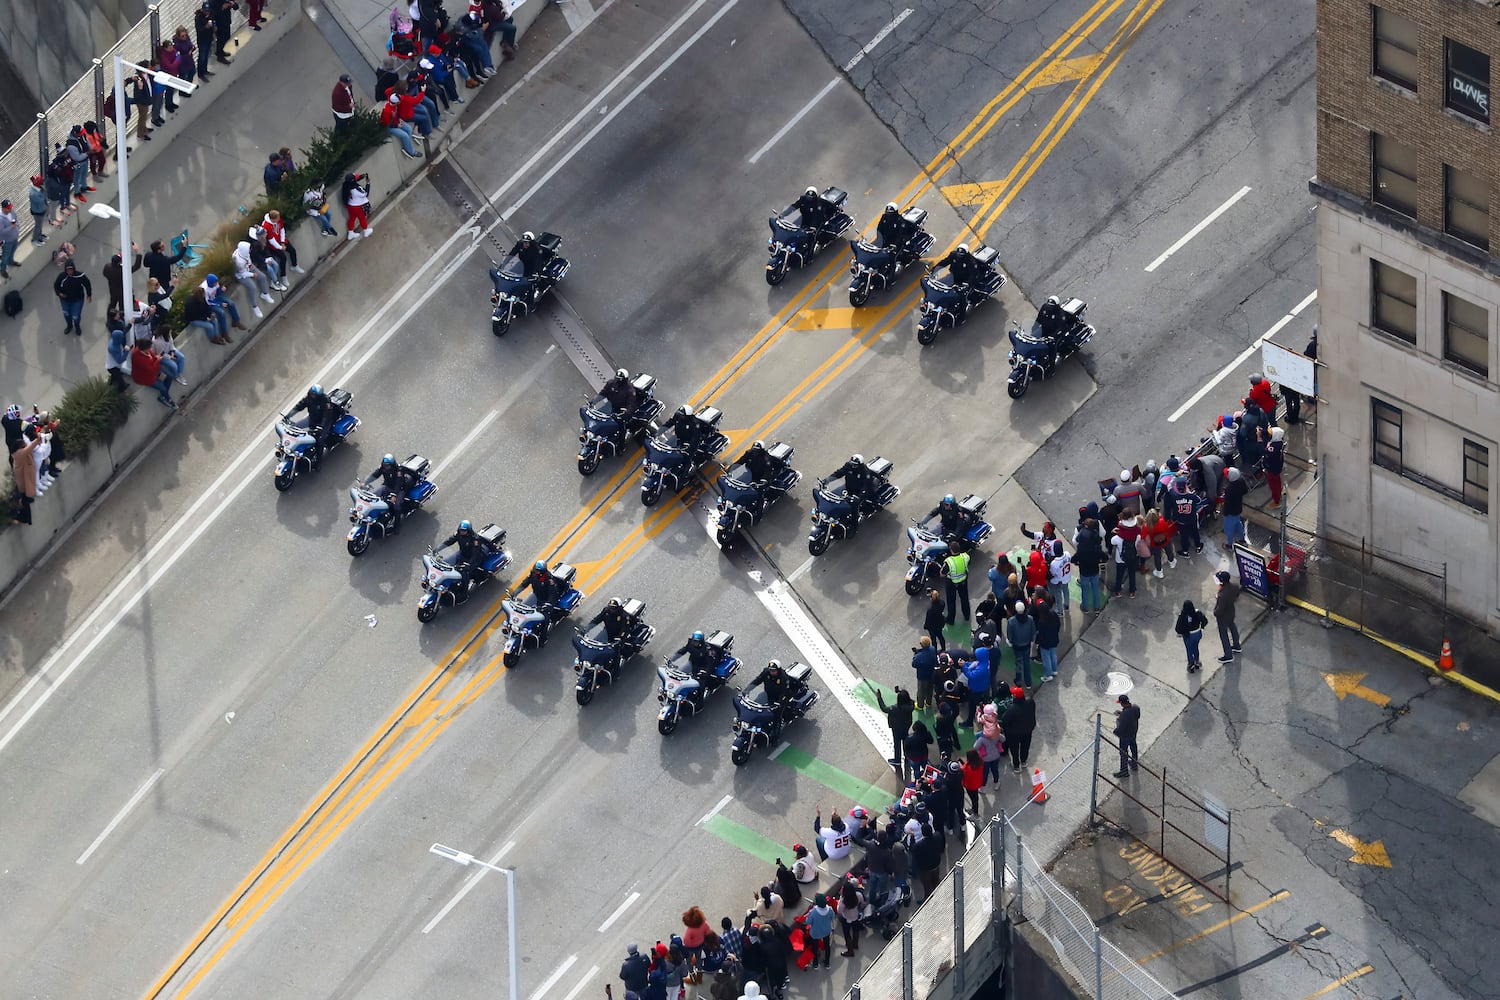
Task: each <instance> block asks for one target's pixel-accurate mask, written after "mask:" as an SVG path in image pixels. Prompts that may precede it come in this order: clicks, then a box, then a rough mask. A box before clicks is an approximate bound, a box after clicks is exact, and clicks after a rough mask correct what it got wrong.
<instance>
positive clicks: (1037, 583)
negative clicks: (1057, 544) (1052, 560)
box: [1026, 549, 1047, 591]
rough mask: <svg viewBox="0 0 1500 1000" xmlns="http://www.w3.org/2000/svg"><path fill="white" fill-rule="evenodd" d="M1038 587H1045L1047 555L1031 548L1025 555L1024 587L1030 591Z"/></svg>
mask: <svg viewBox="0 0 1500 1000" xmlns="http://www.w3.org/2000/svg"><path fill="white" fill-rule="evenodd" d="M1038 587H1040V588H1042V589H1043V590H1045V589H1047V557H1046V556H1044V555H1042V554H1041V553H1040V552H1038V551H1037V550H1036V549H1032V550H1031V554H1030V555H1029V556H1027V557H1026V589H1027V590H1028V591H1031V590H1035V589H1036V588H1038Z"/></svg>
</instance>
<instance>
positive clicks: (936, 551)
mask: <svg viewBox="0 0 1500 1000" xmlns="http://www.w3.org/2000/svg"><path fill="white" fill-rule="evenodd" d="M943 500H944V501H953V494H951V493H950V494H948V495H947V496H945V497H943ZM957 504H958V509H959V510H960V511H962V512H963V514H964V515H965V516H966V517H967V519H968V520H969V522H970V523H969V527H968V528H967V529H966V530H965V531H964V535H963V543H962V547H963V549H964V550H965V551H970V550H972V549H974V548H976V547H977V546H979V545H980V544H981V543H983V542H984V540H985V539H986V538H988V537H990V534H991V533H992V532H993V531H994V530H995V529H994V527H993V526H992V525H991V524H990V523H989V522H988V521H986V520H984V509H985V507H986V506H987V501H986V500H985V499H984V498H983V497H981V496H976V495H975V494H973V493H970V494H969V495H968V496H966V497H964V498H963V499H962V500H959V501H957ZM906 537H907V539H908V541H909V543H910V544H909V545H908V547H907V550H906V561H907V562H908V563H910V564H911V568H910V569H908V570H907V571H906V592H907V593H908V594H910V595H911V596H913V597H915V596H916V595H918V594H920V593H922V591H923V590H925V589H926V585H927V581H928V580H934V579H938V578H941V577H942V576H943V560H945V559H947V558H948V555H949V549H950V545H949V541H948V539H947V538H946V537H944V535H943V520H942V517H941V515H933V516H932V517H929V518H927V519H926V520H923V521H918V520H917V519H916V518H912V526H911V527H910V528H907V529H906Z"/></svg>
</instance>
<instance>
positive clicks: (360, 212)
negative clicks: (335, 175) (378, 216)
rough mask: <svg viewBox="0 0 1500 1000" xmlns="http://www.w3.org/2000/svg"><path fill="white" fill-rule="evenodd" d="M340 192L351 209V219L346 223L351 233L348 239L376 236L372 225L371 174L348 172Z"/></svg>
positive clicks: (346, 227)
mask: <svg viewBox="0 0 1500 1000" xmlns="http://www.w3.org/2000/svg"><path fill="white" fill-rule="evenodd" d="M339 193H340V194H341V195H342V196H343V199H344V204H345V205H346V206H348V209H349V219H348V221H347V222H346V223H345V225H344V229H345V230H347V231H348V234H349V235H348V237H347V239H348V240H350V241H351V242H352V241H354V240H358V239H363V238H364V237H366V236H374V235H375V227H374V226H372V225H370V175H369V174H346V175H345V176H344V184H343V186H342V187H341V188H340V189H339Z"/></svg>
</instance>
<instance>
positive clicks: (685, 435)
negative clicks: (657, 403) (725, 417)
mask: <svg viewBox="0 0 1500 1000" xmlns="http://www.w3.org/2000/svg"><path fill="white" fill-rule="evenodd" d="M667 426H668V427H670V428H672V430H673V431H674V432H676V434H677V443H678V444H679V445H681V446H682V448H683V450H685V451H688V452H696V451H697V450H698V446H699V445H700V444H701V443H702V441H703V421H701V420H699V419H698V418H697V417H696V416H694V414H693V408H692V407H691V406H688V405H687V404H686V403H684V404H683V405H682V406H679V407H678V408H677V412H676V413H674V414H672V419H671V420H669V421H668V422H667Z"/></svg>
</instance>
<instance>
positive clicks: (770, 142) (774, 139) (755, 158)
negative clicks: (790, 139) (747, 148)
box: [750, 76, 841, 163]
mask: <svg viewBox="0 0 1500 1000" xmlns="http://www.w3.org/2000/svg"><path fill="white" fill-rule="evenodd" d="M840 79H841V78H840V77H837V76H836V77H834V78H833V79H832V80H829V81H828V82H827V83H825V84H823V89H822V90H820V91H818V92H817V93H816V94H814V95H813V99H812V100H810V101H808V102H807V103H806V104H804V105H802V110H801V111H798V112H797V113H796V114H795V115H792V117H791V119H790V120H789V121H788V122H787V123H786V124H785V125H783V126H781V128H779V129H777V130H776V134H775V135H773V136H771V138H769V139H767V140H766V144H765V145H764V146H762V147H760V148H759V149H757V150H756V151H755V152H753V153H751V154H750V162H751V163H758V162H759V161H760V158H761V157H762V156H765V155H766V154H767V153H768V152H770V151H771V147H772V146H774V145H776V144H777V143H778V142H780V141H781V139H782V137H783V136H785V135H786V134H787V133H788V132H790V131H791V130H792V128H793V126H795V125H796V124H797V123H798V122H800V121H801V120H802V119H803V118H805V117H806V116H807V113H808V112H809V111H811V110H812V109H813V108H814V107H816V106H817V104H818V102H819V101H821V100H822V99H823V98H825V97H827V96H828V93H829V91H831V90H833V88H834V87H837V86H838V85H839V80H840Z"/></svg>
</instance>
